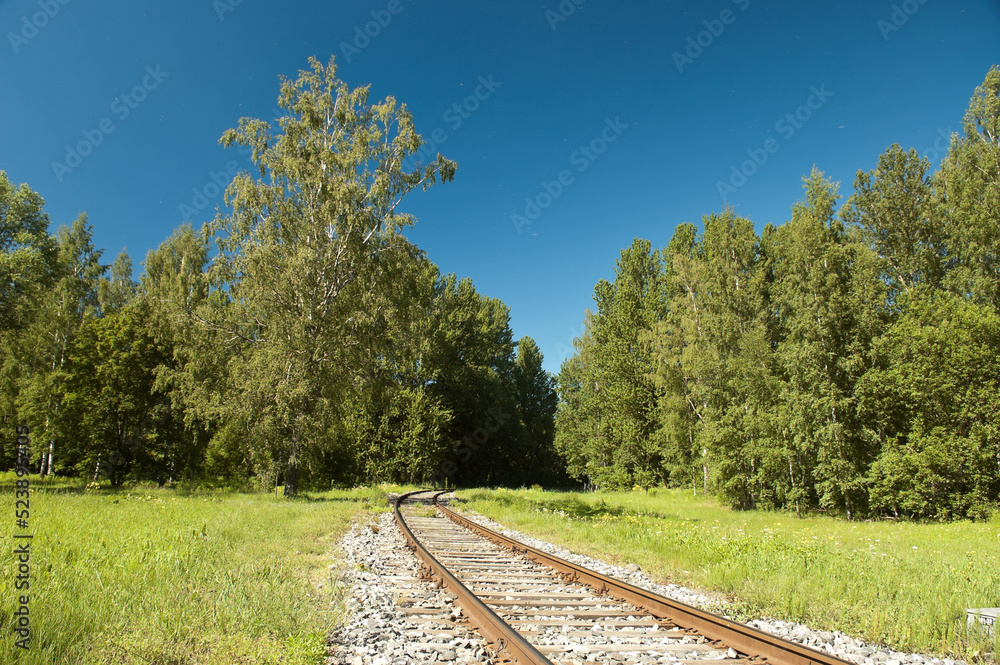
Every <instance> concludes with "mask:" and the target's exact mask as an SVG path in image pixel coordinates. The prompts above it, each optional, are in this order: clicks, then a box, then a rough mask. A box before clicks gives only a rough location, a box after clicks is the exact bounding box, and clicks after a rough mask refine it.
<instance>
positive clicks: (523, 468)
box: [0, 60, 562, 495]
mask: <svg viewBox="0 0 1000 665" xmlns="http://www.w3.org/2000/svg"><path fill="white" fill-rule="evenodd" d="M278 103H279V106H280V108H281V109H282V110H283V112H284V113H285V115H284V117H282V118H281V119H280V120H279V121H278V123H277V124H278V126H277V127H276V128H272V127H271V125H270V124H269V123H266V122H264V121H261V120H255V119H249V118H244V119H241V120H240V122H239V124H238V126H237V128H235V129H232V130H229V131H227V132H226V133H225V134H224V135H223V137H222V138H221V142H222V143H223V145H225V146H227V147H230V146H232V147H240V148H243V149H246V150H248V151H250V153H251V155H252V159H253V162H254V164H255V165H256V166H257V167H258V170H259V173H254V174H250V173H242V174H240V175H238V176H237V177H236V178H234V180H233V182H232V184H231V185H230V186H229V188H228V189H227V191H226V204H227V206H228V209H227V211H226V212H225V213H221V212H220V214H218V215H217V216H216V218H215V219H214V220H212V221H211V222H209V223H207V224H205V225H204V227H203V228H201V229H195V228H193V227H191V226H182V227H181V228H178V229H177V230H176V231H175V232H174V233H173V234H172V235H171V236H170V237H169V238H167V239H166V240H165V241H164V242H163V243H162V244H161V245H160V246H159V247H158V248H156V249H155V250H153V251H151V252H150V253H149V254H148V255H147V256H146V258H145V261H144V264H143V270H142V274H141V276H140V277H139V279H138V280H136V279H134V278H133V264H132V260H131V259H130V258H129V256H127V255H126V254H122V255H119V256H118V257H117V258H116V259H115V260H114V261H112V262H110V264H106V263H104V262H102V259H103V255H102V251H101V250H100V249H97V248H95V247H94V244H93V227H92V226H91V224H90V222H89V221H88V220H87V218H86V217H85V216H81V217H80V218H78V219H77V220H75V221H74V222H73V223H72V224H71V225H69V226H63V227H60V228H58V229H57V230H56V231H55V233H54V234H53V233H51V231H50V226H51V224H50V220H49V218H48V216H47V215H46V213H45V212H44V202H43V200H42V198H41V196H40V195H39V194H38V193H36V192H34V191H32V189H31V188H30V187H29V186H28V185H26V184H22V185H20V186H15V185H14V184H12V183H11V182H10V181H9V179H8V178H7V176H6V174H3V173H0V250H2V254H0V335H2V342H0V432H2V438H0V442H2V453H0V454H2V466H3V467H4V468H13V467H14V464H15V454H16V447H15V441H16V439H15V427H16V426H18V425H21V424H27V425H28V426H29V427H30V430H31V431H30V438H31V450H30V459H31V468H32V471H37V472H38V473H40V474H42V475H43V476H44V475H50V474H56V475H67V476H75V477H79V478H84V479H87V480H88V481H96V482H99V483H108V482H110V484H111V485H112V486H121V485H122V484H123V483H126V482H132V481H155V482H157V483H159V484H161V485H167V484H174V483H178V482H185V481H191V482H199V483H212V484H220V485H228V486H235V487H241V486H243V487H253V486H258V487H262V488H266V487H271V488H273V487H275V486H276V485H278V484H280V485H283V486H284V491H285V493H286V494H288V495H294V494H296V493H297V492H298V491H299V488H300V486H302V487H312V488H329V487H330V486H331V485H341V486H342V485H347V486H355V485H360V484H364V483H376V482H386V481H390V482H391V481H395V482H404V483H417V482H433V483H440V484H444V483H445V482H446V481H449V482H451V483H460V484H466V485H487V484H504V483H514V484H520V483H550V482H554V481H558V480H559V479H560V478H561V477H562V476H561V475H560V473H559V471H558V469H560V466H561V465H560V464H559V463H558V462H557V460H556V457H555V453H554V449H553V445H552V441H553V435H554V432H553V416H554V413H555V406H556V393H555V387H554V383H553V380H552V378H551V377H550V376H549V375H548V373H547V372H545V371H544V370H543V369H542V360H543V359H542V354H541V352H540V351H539V349H538V346H537V344H536V343H535V342H534V341H533V340H532V339H531V338H527V337H526V338H524V339H521V340H514V339H513V333H512V332H511V328H510V323H509V320H510V312H509V310H508V308H507V306H506V305H505V304H504V303H502V302H500V301H498V300H496V299H493V298H489V297H486V296H484V295H482V294H480V293H478V292H477V291H476V289H475V287H474V286H473V284H472V282H471V281H470V280H468V279H457V278H456V277H455V276H454V275H449V274H442V273H441V272H440V271H439V270H438V268H437V266H435V265H434V264H433V263H432V262H431V261H429V260H428V259H427V257H426V256H425V255H424V253H423V252H422V251H421V250H420V249H419V248H417V247H416V246H414V245H413V244H412V243H410V242H408V241H407V239H406V237H405V236H404V235H403V233H402V231H403V230H404V229H405V228H406V227H408V226H410V225H412V224H413V223H414V222H415V220H414V219H413V218H412V217H410V216H408V215H405V214H400V213H399V212H397V207H398V206H399V204H400V201H401V200H402V199H403V197H404V196H405V195H406V194H408V193H410V192H412V191H414V190H424V189H427V188H428V187H431V186H433V185H438V184H441V183H445V182H448V181H450V180H451V179H452V178H453V176H454V173H455V168H456V165H455V164H454V163H453V162H451V161H449V160H447V159H445V158H443V157H441V156H438V157H437V158H436V159H435V160H434V161H433V162H431V163H429V164H420V165H416V166H414V167H413V168H412V169H411V170H409V171H407V170H404V167H403V166H402V165H403V164H405V163H407V162H408V161H412V160H407V157H409V156H411V155H414V154H416V153H417V151H418V149H419V148H420V146H421V145H422V142H421V138H420V136H419V135H418V134H417V133H416V131H415V130H414V127H413V121H412V117H411V115H410V113H409V111H408V110H407V109H406V107H405V106H404V105H400V104H398V103H397V102H396V101H395V100H394V99H393V98H391V97H390V98H387V99H385V100H382V101H379V102H369V99H368V88H365V87H362V88H357V89H351V88H349V87H348V86H347V85H346V84H344V83H343V82H342V81H341V80H339V79H338V78H337V70H336V66H335V65H334V62H333V60H331V61H330V63H329V64H328V65H323V64H321V63H319V62H316V61H315V60H313V61H311V68H310V69H309V70H307V71H304V72H302V73H301V74H300V76H299V77H298V78H297V79H296V80H287V79H286V80H283V81H282V85H281V89H280V96H279V100H278Z"/></svg>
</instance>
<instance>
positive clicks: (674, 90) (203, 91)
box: [0, 0, 1000, 371]
mask: <svg viewBox="0 0 1000 665" xmlns="http://www.w3.org/2000/svg"><path fill="white" fill-rule="evenodd" d="M0 26H2V29H3V41H2V43H0V169H3V170H6V171H7V173H8V175H9V176H10V178H11V179H12V180H13V181H15V182H27V183H29V184H30V185H31V187H32V188H34V189H35V190H37V191H39V192H40V193H41V194H42V196H44V197H45V199H46V201H47V210H48V212H49V214H50V216H51V217H52V220H53V222H54V224H56V225H58V224H65V223H69V222H71V221H72V220H73V219H74V218H75V217H76V215H77V214H78V213H79V212H81V211H83V212H86V213H87V214H88V215H89V216H90V221H91V223H93V225H94V227H95V230H96V241H97V244H98V246H100V247H103V248H105V249H106V251H107V254H106V258H107V261H108V262H110V261H111V259H113V258H114V255H115V254H117V252H118V251H119V250H121V249H122V248H126V249H127V250H128V252H129V253H130V254H131V255H132V257H133V259H134V260H135V262H136V264H137V266H140V265H141V262H142V260H143V258H144V257H145V255H146V252H147V251H148V250H149V249H151V248H153V247H155V246H156V245H158V244H159V243H160V242H161V241H162V240H163V239H164V238H166V237H167V236H168V235H169V234H170V233H171V231H172V230H173V229H174V228H175V227H176V226H177V225H178V224H180V223H181V222H182V221H184V220H185V219H191V221H193V222H195V224H196V225H197V224H200V223H201V222H203V221H205V220H207V219H209V218H210V217H212V215H213V210H214V207H215V206H216V205H219V204H221V198H222V197H221V194H220V193H219V190H218V188H217V187H215V186H214V183H213V178H212V174H213V173H214V174H216V176H217V177H218V178H220V179H221V178H222V174H223V172H225V171H226V169H227V166H232V165H230V164H229V162H230V161H236V162H237V163H238V164H237V166H238V168H240V169H245V168H247V167H248V166H249V162H247V161H246V159H245V158H244V157H243V156H242V155H239V154H238V153H236V152H234V151H232V150H229V151H227V150H223V149H222V148H221V147H220V146H218V143H217V141H218V138H219V136H220V135H221V134H222V132H223V131H224V130H225V129H227V128H229V127H234V126H235V125H236V122H237V120H238V118H239V117H241V116H254V117H264V118H268V119H270V118H273V113H272V109H273V108H274V107H275V99H276V96H277V91H278V77H279V75H286V76H289V77H294V76H295V74H296V73H297V71H298V70H299V69H302V68H304V67H305V66H306V62H307V58H308V57H309V56H311V55H315V56H317V57H318V58H319V59H320V60H322V61H326V60H327V59H328V58H329V56H330V55H331V54H336V55H337V56H338V61H339V64H340V67H341V69H340V75H341V78H343V79H344V80H346V81H347V82H348V83H349V84H350V85H352V86H357V85H363V84H368V83H371V84H372V96H373V98H376V99H380V98H382V97H385V96H386V95H393V96H395V97H396V98H397V99H398V100H400V101H402V102H405V103H406V104H407V105H408V106H409V108H410V109H411V111H412V112H413V115H414V118H415V120H416V123H417V129H418V131H420V132H421V133H422V134H424V136H425V137H430V136H432V135H433V132H434V130H436V129H439V130H440V131H438V133H437V136H438V138H442V139H444V140H443V142H441V143H440V145H438V146H435V149H436V150H440V151H441V152H442V153H443V154H445V155H446V156H448V157H450V158H452V159H455V160H457V162H458V165H459V168H458V174H457V176H456V179H455V181H454V182H453V183H451V184H448V185H446V186H443V187H438V188H435V189H433V190H431V191H429V192H427V193H421V192H415V193H413V194H411V195H410V197H409V198H408V199H407V200H406V201H405V203H404V207H405V208H406V210H408V211H410V212H413V213H415V214H416V215H417V217H418V220H419V221H418V224H417V226H416V227H415V228H414V229H413V231H412V232H410V237H411V238H412V239H413V240H414V241H415V242H416V243H417V244H418V245H420V246H421V247H422V248H423V249H424V250H426V251H427V253H428V255H429V257H430V258H431V260H433V261H435V262H436V263H437V264H438V265H439V266H440V267H441V269H442V270H443V271H444V272H455V273H457V274H458V275H459V276H469V277H472V279H473V280H474V281H475V283H476V286H477V288H478V289H479V290H480V291H481V292H482V293H485V294H487V295H489V296H492V297H497V298H500V299H502V300H503V301H504V302H506V303H507V304H508V305H509V306H510V308H511V312H512V325H513V329H514V333H515V335H516V336H517V337H520V336H522V335H531V336H532V337H534V338H535V339H536V340H537V341H538V343H539V345H540V347H541V349H542V351H543V352H544V354H545V356H546V367H547V368H548V369H549V370H551V371H557V370H558V367H559V363H560V361H561V359H562V358H563V357H564V356H565V354H566V353H567V352H568V350H569V344H570V340H571V339H572V337H573V336H574V335H575V334H577V333H578V332H579V330H580V326H581V321H582V318H583V313H584V310H585V308H587V307H590V306H592V304H593V303H592V299H591V296H592V293H593V287H594V284H595V283H596V282H597V281H598V280H599V279H601V278H610V277H611V276H612V274H613V267H614V262H615V259H616V258H617V256H618V254H619V252H620V251H621V249H622V248H623V247H625V246H627V245H628V244H629V243H630V242H631V241H632V239H633V238H634V237H636V236H640V237H644V238H648V239H650V240H652V242H653V244H654V246H663V245H665V244H666V243H667V241H668V240H669V238H670V236H671V234H672V233H673V230H674V228H675V227H676V225H677V224H679V223H682V222H688V221H694V222H699V221H700V219H701V216H702V215H704V214H707V213H710V212H713V211H718V210H720V209H722V207H723V206H724V205H725V204H726V203H727V202H728V203H729V204H731V205H733V206H734V207H735V208H736V210H737V211H738V212H739V213H740V214H742V215H745V216H747V217H749V218H750V219H752V220H753V221H754V222H755V224H756V225H757V227H758V228H761V227H763V225H764V224H766V223H768V222H773V223H776V224H780V223H782V222H784V221H785V220H786V219H787V218H788V215H789V210H790V206H791V204H792V203H793V202H794V201H796V200H797V199H798V198H800V196H801V182H800V179H801V177H802V176H803V175H804V174H806V173H807V172H808V171H809V170H810V169H811V168H812V166H813V165H814V164H815V165H816V166H817V167H819V168H820V169H822V170H823V171H825V172H826V173H827V175H828V176H830V177H832V178H833V179H834V180H838V181H840V182H841V185H842V187H841V192H842V193H843V194H845V195H847V194H850V190H851V183H852V181H853V178H854V174H855V172H856V171H857V170H858V169H870V168H872V167H873V166H874V164H875V161H876V159H877V158H878V155H879V154H880V153H881V152H882V151H883V150H884V149H885V148H886V147H887V146H889V145H890V144H891V143H893V142H898V143H900V144H902V145H903V146H904V147H914V148H916V149H917V150H918V151H920V152H921V153H924V154H928V155H929V156H931V157H932V158H933V157H935V156H937V157H939V156H940V153H938V154H937V155H935V151H936V150H938V149H940V148H941V147H943V146H944V145H945V142H944V141H943V140H941V139H940V136H941V134H942V133H945V134H946V133H947V132H949V131H952V130H954V131H957V130H959V129H960V124H961V118H962V115H963V112H964V110H965V108H966V106H967V104H968V100H969V97H970V96H971V95H972V92H973V90H974V89H975V87H976V86H977V85H978V84H979V83H981V82H982V79H983V77H984V75H985V74H986V71H987V69H988V68H989V66H990V65H991V64H993V63H1000V2H998V1H997V0H989V1H987V0H967V1H961V0H906V1H900V0H895V1H893V0H885V1H882V0H863V1H862V0H848V1H845V2H836V3H834V2H792V1H790V0H789V1H785V0H782V1H767V0H711V1H701V2H695V1H693V0H692V1H683V0H682V1H674V2H663V1H659V2H652V1H647V0H641V1H638V0H637V1H634V2H627V3H622V2H609V1H608V0H562V2H560V1H559V0H546V1H542V2H534V1H533V2H522V1H519V0H510V1H504V2H468V1H465V2H458V1H456V0H437V1H435V2H430V1H429V0H366V1H359V0H344V1H339V2H330V1H325V2H321V1H316V0H301V1H299V2H288V3H277V2H264V1H263V0H175V1H173V2H170V3H152V2H146V1H142V0H128V1H127V2H126V1H124V0H99V1H91V2H84V1H83V0H0ZM366 31H367V32H368V33H369V34H370V35H374V36H368V35H365V34H364V33H365V32H366ZM483 81H486V82H487V83H486V84H484V83H483ZM136 88H138V89H136ZM477 93H478V98H477V97H476V95H477ZM456 104H458V105H459V108H458V110H456V108H455V105H456ZM789 114H790V116H789ZM81 142H82V143H84V145H83V147H82V149H81V150H80V151H79V152H80V153H87V154H86V155H83V154H79V155H77V156H76V157H74V156H73V155H68V154H67V147H68V146H69V147H73V148H74V149H75V148H76V147H77V146H79V145H80V144H81ZM581 148H585V149H586V151H583V150H581ZM748 151H749V152H748ZM754 157H756V159H757V161H758V162H760V164H759V165H758V164H753V163H749V164H746V165H744V170H745V171H746V172H751V173H752V175H750V176H749V177H747V178H746V179H745V181H743V180H742V179H741V178H740V177H734V175H733V167H734V166H735V167H736V168H737V169H738V168H739V167H740V166H741V165H743V163H744V162H746V161H747V160H749V159H752V158H754ZM54 164H61V166H54ZM720 181H721V182H724V183H726V184H727V185H728V186H729V187H731V188H732V189H731V190H728V189H726V188H725V187H723V188H721V189H723V190H726V191H724V192H720V186H719V183H720ZM723 194H724V195H725V197H724V196H723ZM202 197H204V199H203V198H202ZM526 199H528V200H530V201H533V202H534V203H535V205H538V206H539V208H538V210H535V209H532V208H531V207H530V206H529V203H528V202H526ZM513 215H520V216H521V217H523V219H524V220H528V221H530V222H531V223H530V224H524V223H523V222H522V221H519V220H520V219H521V218H520V217H514V216H513ZM529 217H534V219H530V220H529ZM515 222H517V223H515ZM518 224H520V233H519V232H518V228H517V225H518Z"/></svg>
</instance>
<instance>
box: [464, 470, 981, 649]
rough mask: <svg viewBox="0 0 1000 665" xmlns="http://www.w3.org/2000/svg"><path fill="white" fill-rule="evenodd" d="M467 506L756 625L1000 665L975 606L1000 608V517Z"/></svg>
mask: <svg viewBox="0 0 1000 665" xmlns="http://www.w3.org/2000/svg"><path fill="white" fill-rule="evenodd" d="M459 496H460V498H462V499H465V500H467V503H466V504H465V506H466V507H467V508H469V509H472V510H475V511H478V512H480V513H482V514H483V515H487V516H489V517H492V518H494V519H496V520H498V521H501V522H504V523H506V524H508V525H510V526H512V527H514V528H516V529H518V530H520V531H523V532H524V533H528V534H532V535H535V536H538V537H540V538H544V539H546V540H550V541H552V542H556V543H559V544H562V545H563V546H565V547H567V548H569V549H572V550H574V551H577V552H581V553H585V554H589V555H593V556H595V557H600V558H602V559H605V560H608V561H611V562H617V563H625V562H629V563H635V564H638V565H639V566H640V567H642V569H643V570H644V571H646V573H647V574H649V575H650V576H651V577H653V578H655V579H659V580H661V581H662V580H669V581H673V582H676V583H680V584H685V585H688V586H694V587H699V588H701V589H706V590H713V591H716V592H720V593H722V594H724V595H725V596H726V597H727V598H729V599H730V600H732V601H734V602H735V603H736V609H737V611H738V613H740V614H741V615H743V616H746V617H760V616H769V617H772V618H778V619H786V620H788V619H790V620H795V621H802V622H805V623H808V624H810V625H812V626H813V627H815V628H823V629H828V630H829V629H839V630H843V631H845V632H847V633H849V634H853V635H857V636H861V637H865V638H867V639H868V640H870V641H873V642H877V643H881V644H888V645H891V646H893V647H895V648H899V649H903V650H912V651H922V652H933V653H937V654H942V655H944V654H951V655H956V656H961V657H963V658H967V659H970V660H977V659H983V658H984V657H985V659H986V660H991V657H990V656H989V655H988V654H996V653H997V647H998V641H997V638H988V637H985V636H983V635H982V634H981V633H978V632H973V633H970V632H969V631H968V630H967V628H966V616H965V608H967V607H997V606H1000V518H998V517H994V519H993V520H992V521H991V522H989V523H970V522H955V523H949V524H914V523H905V522H904V523H900V522H887V521H881V522H847V521H843V520H838V519H833V518H829V517H825V516H812V517H806V518H798V517H796V516H795V515H790V514H784V513H767V512H756V511H753V512H739V511H731V510H728V509H725V508H722V507H720V506H719V505H718V504H717V503H716V502H715V501H713V500H712V499H711V498H707V497H703V496H698V497H692V495H691V493H690V492H684V491H665V490H659V491H658V490H651V491H650V492H649V493H648V494H647V493H644V492H625V493H602V494H592V493H555V492H542V491H535V490H520V491H509V490H496V491H492V490H470V491H463V492H460V493H459Z"/></svg>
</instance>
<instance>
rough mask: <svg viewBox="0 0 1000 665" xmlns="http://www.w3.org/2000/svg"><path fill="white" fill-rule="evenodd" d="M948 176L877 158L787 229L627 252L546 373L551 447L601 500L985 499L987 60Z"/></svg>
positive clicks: (993, 274)
mask: <svg viewBox="0 0 1000 665" xmlns="http://www.w3.org/2000/svg"><path fill="white" fill-rule="evenodd" d="M963 129H964V135H963V136H955V137H954V139H953V142H952V146H951V150H950V151H949V154H948V156H947V158H946V159H945V161H944V163H943V164H942V166H941V169H940V170H939V171H938V172H937V173H933V174H932V173H929V169H930V165H929V163H928V162H927V160H925V159H922V158H921V157H919V156H918V155H917V153H916V151H914V150H909V151H904V150H903V149H902V148H901V147H900V146H899V145H895V144H894V145H892V146H890V147H889V148H888V149H887V150H886V152H885V153H884V154H883V155H881V156H880V157H879V159H878V163H877V165H876V167H875V168H874V169H873V170H871V171H868V172H864V171H859V172H858V174H857V176H856V178H855V181H854V192H853V194H852V195H851V196H850V197H849V198H848V200H847V203H846V205H845V206H843V207H842V208H841V209H840V210H839V211H838V200H839V198H840V195H839V193H838V185H837V184H836V183H833V182H831V181H829V180H828V179H826V178H825V177H824V176H823V174H822V172H820V171H819V170H817V169H815V168H814V169H813V171H812V173H810V174H809V175H808V176H806V177H805V178H804V189H805V197H804V199H803V200H802V201H801V202H799V203H796V204H795V205H794V206H793V208H792V214H791V219H790V221H788V222H787V223H785V224H783V225H781V226H778V227H775V226H773V225H770V224H768V225H767V226H765V227H764V229H763V232H762V233H761V234H760V235H758V234H757V233H756V232H755V230H754V227H753V224H752V223H751V222H750V220H747V219H744V218H741V217H738V216H737V215H736V214H735V213H734V212H733V211H732V210H730V209H726V210H724V211H723V212H721V213H718V214H712V215H707V216H705V217H704V218H703V219H702V225H701V229H700V233H699V228H698V227H696V226H695V225H693V224H681V225H679V226H678V227H677V228H676V229H675V231H674V235H673V237H672V238H671V240H670V243H669V244H668V245H667V247H666V248H664V249H663V250H662V251H656V250H653V249H652V248H651V247H650V245H649V243H648V242H646V241H642V240H639V239H636V240H635V241H634V242H633V244H632V246H631V247H630V248H629V249H626V250H624V251H623V252H622V256H621V259H620V260H619V261H618V264H617V266H616V278H615V281H614V282H613V283H608V282H603V281H602V282H601V283H599V284H598V285H597V287H596V288H595V290H594V300H595V302H596V303H597V312H596V313H595V314H593V315H592V316H591V315H589V314H588V319H587V325H586V331H585V333H584V334H583V335H582V336H581V337H580V338H579V339H577V340H576V341H575V342H574V346H575V349H576V351H577V353H576V355H575V356H573V357H571V358H569V359H567V360H566V361H565V362H564V363H563V365H562V370H561V372H560V375H559V400H560V401H559V404H558V407H557V415H556V435H555V440H556V445H557V448H558V450H559V452H560V454H562V456H563V458H564V459H565V460H566V464H567V469H568V471H569V473H570V475H572V476H573V477H575V478H578V479H580V480H584V481H585V482H588V483H592V484H594V485H595V486H597V487H600V488H604V489H614V488H627V487H632V486H636V485H638V486H642V487H648V486H650V485H655V484H659V483H663V484H668V485H672V486H676V487H682V486H683V487H691V488H692V489H693V490H695V491H698V489H699V487H700V488H701V489H702V490H703V491H709V492H715V493H717V494H718V495H719V496H720V497H721V499H722V500H723V501H725V502H726V503H728V504H729V505H731V506H733V507H737V508H741V509H744V510H746V509H753V508H756V507H767V508H779V509H794V510H796V511H797V512H799V513H803V512H805V511H808V510H811V509H817V508H819V509H823V510H832V511H835V512H837V513H841V514H844V515H846V516H847V518H848V519H851V518H853V517H855V516H865V515H886V514H891V515H901V516H907V517H914V518H953V517H966V516H968V517H981V516H985V515H987V514H989V513H990V512H991V511H992V510H995V509H997V508H998V507H1000V484H998V477H1000V431H998V428H997V422H996V417H995V416H994V415H993V414H994V413H996V412H997V406H998V405H997V404H996V398H995V395H996V392H997V383H996V381H997V380H996V378H995V377H996V376H997V370H998V369H1000V368H998V367H997V366H996V358H997V356H998V353H997V351H998V350H997V348H996V339H997V335H998V334H1000V327H998V319H997V307H998V306H1000V296H998V294H1000V249H998V247H997V242H998V241H997V239H998V238H1000V228H997V219H1000V67H993V68H991V69H990V71H989V73H988V74H987V76H986V80H985V81H984V83H983V85H982V86H980V87H979V88H978V89H977V90H976V93H975V96H974V97H973V98H972V101H971V103H970V106H969V110H968V112H967V114H966V118H965V121H964V123H963Z"/></svg>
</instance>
